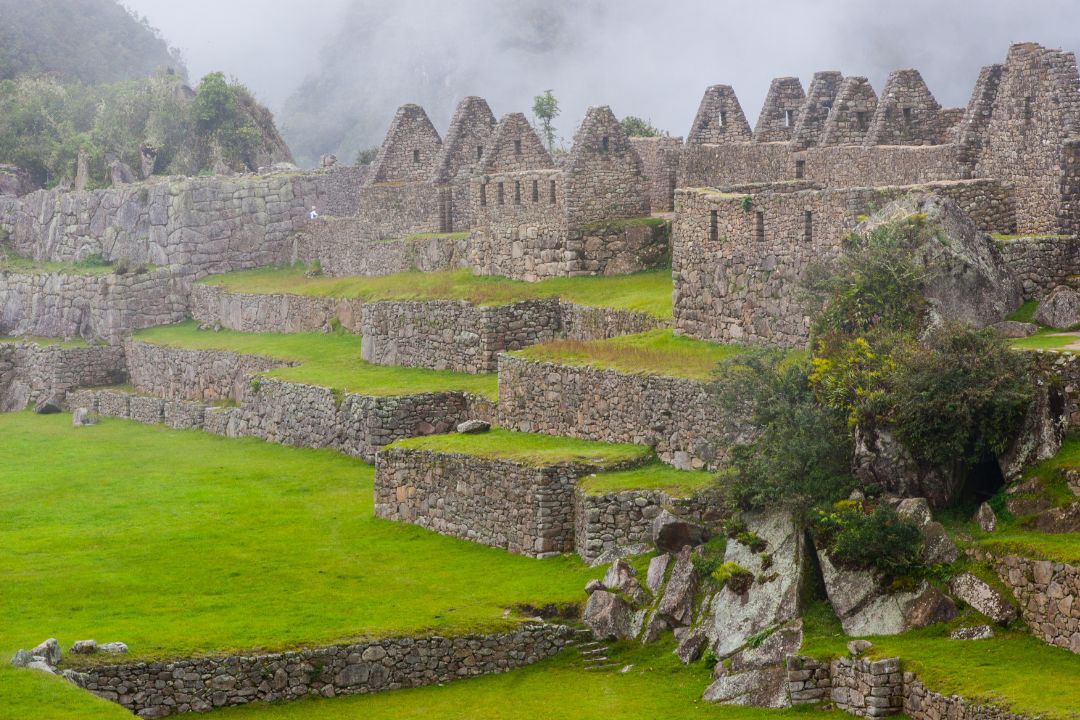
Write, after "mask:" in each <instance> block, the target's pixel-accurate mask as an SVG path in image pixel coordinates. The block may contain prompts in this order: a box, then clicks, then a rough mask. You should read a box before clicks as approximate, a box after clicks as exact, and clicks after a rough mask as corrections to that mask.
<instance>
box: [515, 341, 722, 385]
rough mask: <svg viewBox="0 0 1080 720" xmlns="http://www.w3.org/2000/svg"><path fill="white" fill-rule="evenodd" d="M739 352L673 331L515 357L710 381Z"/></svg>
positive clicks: (538, 348)
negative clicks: (727, 358) (725, 360)
mask: <svg viewBox="0 0 1080 720" xmlns="http://www.w3.org/2000/svg"><path fill="white" fill-rule="evenodd" d="M739 348H740V346H738V345H717V344H715V343H710V342H705V341H704V340H695V339H693V338H688V337H682V336H679V335H675V334H674V333H672V332H671V331H670V330H652V331H650V332H646V333H640V334H638V335H623V336H620V337H615V338H611V339H610V340H590V341H580V340H556V341H554V342H550V343H544V344H543V345H533V346H531V347H528V348H525V349H524V350H519V351H517V352H515V353H512V354H513V355H517V356H519V357H523V358H526V359H529V360H537V361H540V362H552V363H558V364H560V365H577V366H588V367H597V368H610V369H613V370H618V371H620V372H625V373H643V374H647V375H668V376H671V377H683V378H690V379H692V380H708V379H709V378H710V377H711V375H712V371H713V370H714V369H715V368H716V364H717V363H719V362H720V361H721V360H723V359H724V358H726V357H729V356H731V355H734V354H736V353H737V352H739Z"/></svg>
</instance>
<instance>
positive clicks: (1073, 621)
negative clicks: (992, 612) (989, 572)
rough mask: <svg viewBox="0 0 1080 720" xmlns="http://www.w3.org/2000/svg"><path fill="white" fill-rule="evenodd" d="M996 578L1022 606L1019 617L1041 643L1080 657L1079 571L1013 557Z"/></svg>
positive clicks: (999, 565)
mask: <svg viewBox="0 0 1080 720" xmlns="http://www.w3.org/2000/svg"><path fill="white" fill-rule="evenodd" d="M996 570H997V574H998V575H999V576H1000V577H1001V580H1002V582H1004V583H1005V585H1007V586H1008V588H1009V589H1010V590H1011V591H1012V593H1013V594H1014V595H1015V596H1016V599H1017V600H1018V601H1019V602H1020V614H1021V616H1023V618H1024V622H1026V623H1027V624H1028V627H1029V628H1030V629H1031V633H1032V634H1033V635H1034V636H1035V637H1037V638H1039V639H1040V640H1042V641H1044V642H1047V643H1049V644H1051V645H1056V646H1057V647H1062V648H1065V649H1066V650H1070V651H1072V652H1074V653H1078V654H1080V568H1078V567H1076V566H1074V565H1069V564H1068V563H1061V562H1051V561H1049V560H1031V559H1029V558H1022V557H1016V556H1013V555H1010V556H1007V557H1004V558H1001V559H999V560H998V561H997V562H996Z"/></svg>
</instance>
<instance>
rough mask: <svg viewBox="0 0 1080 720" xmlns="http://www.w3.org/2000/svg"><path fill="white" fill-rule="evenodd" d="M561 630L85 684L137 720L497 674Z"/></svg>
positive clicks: (365, 646) (179, 666) (552, 645)
mask: <svg viewBox="0 0 1080 720" xmlns="http://www.w3.org/2000/svg"><path fill="white" fill-rule="evenodd" d="M575 639H576V632H575V631H574V630H572V629H570V628H568V627H565V626H562V625H539V624H537V625H526V626H523V627H522V628H521V629H519V630H515V631H514V632H508V633H501V634H493V635H464V636H461V637H438V636H434V637H422V638H390V639H386V640H376V641H372V642H367V643H357V644H352V645H335V646H331V647H324V648H314V649H310V650H297V651H290V652H281V653H268V654H261V655H255V654H252V655H232V656H227V657H206V658H195V659H191V660H178V661H175V662H146V663H141V662H140V663H126V664H122V665H103V666H100V667H96V668H92V669H90V670H88V671H87V672H86V676H87V677H86V682H85V687H86V689H87V690H89V691H91V692H93V693H94V694H96V695H98V696H100V697H102V698H105V699H106V700H111V701H112V702H115V703H118V704H120V705H122V706H123V707H125V708H127V709H128V710H130V711H131V712H133V713H136V714H137V715H138V716H139V717H142V718H161V717H166V716H169V715H174V714H179V713H186V712H206V711H208V710H212V709H214V708H220V707H229V706H234V705H244V704H246V703H250V702H281V701H290V700H299V699H301V698H304V697H335V696H338V695H361V694H367V693H374V692H381V691H384V690H396V689H398V688H407V687H421V686H424V685H433V684H435V683H444V682H449V681H451V680H459V679H462V678H467V677H475V676H478V675H487V674H491V673H501V672H506V671H508V670H512V669H514V668H519V667H523V666H525V665H529V664H532V663H534V662H536V661H538V660H542V659H544V658H546V657H550V656H552V655H554V654H555V653H557V652H559V651H560V650H562V649H563V648H564V647H566V646H567V645H571V644H573V643H574V641H575Z"/></svg>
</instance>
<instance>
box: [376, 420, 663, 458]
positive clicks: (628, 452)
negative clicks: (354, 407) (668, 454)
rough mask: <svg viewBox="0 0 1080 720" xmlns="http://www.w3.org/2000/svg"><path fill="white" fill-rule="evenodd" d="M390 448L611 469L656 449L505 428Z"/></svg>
mask: <svg viewBox="0 0 1080 720" xmlns="http://www.w3.org/2000/svg"><path fill="white" fill-rule="evenodd" d="M388 447H391V448H408V449H411V450H430V451H432V452H440V453H461V454H464V455H475V456H477V457H482V458H487V459H490V460H510V461H512V462H516V463H520V464H523V465H534V466H537V467H541V466H544V465H559V464H564V463H577V462H585V463H589V464H592V465H598V466H600V467H610V466H614V465H619V464H622V463H625V462H631V461H634V460H641V459H644V458H647V457H649V456H650V455H652V449H650V448H647V447H644V446H642V445H620V444H613V443H603V442H593V441H591V440H577V439H575V438H568V437H557V436H554V435H540V434H539V433H523V432H513V431H511V430H503V429H501V428H492V429H491V430H489V431H488V432H486V433H477V434H475V435H462V434H458V433H451V434H449V435H427V436H424V437H414V438H406V439H404V440H397V441H395V442H393V443H391V444H390V445H389V446H388Z"/></svg>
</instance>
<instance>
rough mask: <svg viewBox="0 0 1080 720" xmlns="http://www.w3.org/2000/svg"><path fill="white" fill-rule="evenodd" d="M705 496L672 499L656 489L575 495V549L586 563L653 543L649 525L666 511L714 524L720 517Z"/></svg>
mask: <svg viewBox="0 0 1080 720" xmlns="http://www.w3.org/2000/svg"><path fill="white" fill-rule="evenodd" d="M717 507H718V504H717V503H716V502H715V501H713V500H712V499H710V498H709V497H708V496H706V495H696V496H694V497H690V498H672V497H670V496H669V495H668V494H667V493H664V492H661V491H659V490H625V491H622V492H617V493H607V494H604V495H590V494H588V493H585V492H583V491H582V490H581V489H580V488H579V489H577V490H576V491H575V493H574V548H575V550H576V551H577V554H578V555H580V556H581V559H582V560H584V561H585V562H592V561H593V560H596V559H597V558H598V557H600V556H601V555H603V554H604V553H605V552H607V551H609V550H614V549H616V548H621V547H628V546H630V545H634V544H637V543H649V542H651V541H652V523H653V520H655V519H656V517H657V516H658V515H660V513H661V512H662V511H663V510H665V509H667V510H668V512H670V513H671V514H672V515H675V516H676V517H679V518H683V519H686V520H693V521H695V522H699V523H704V524H707V525H713V524H715V523H716V522H717V521H719V520H721V519H722V518H721V517H720V516H719V513H718V511H717Z"/></svg>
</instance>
